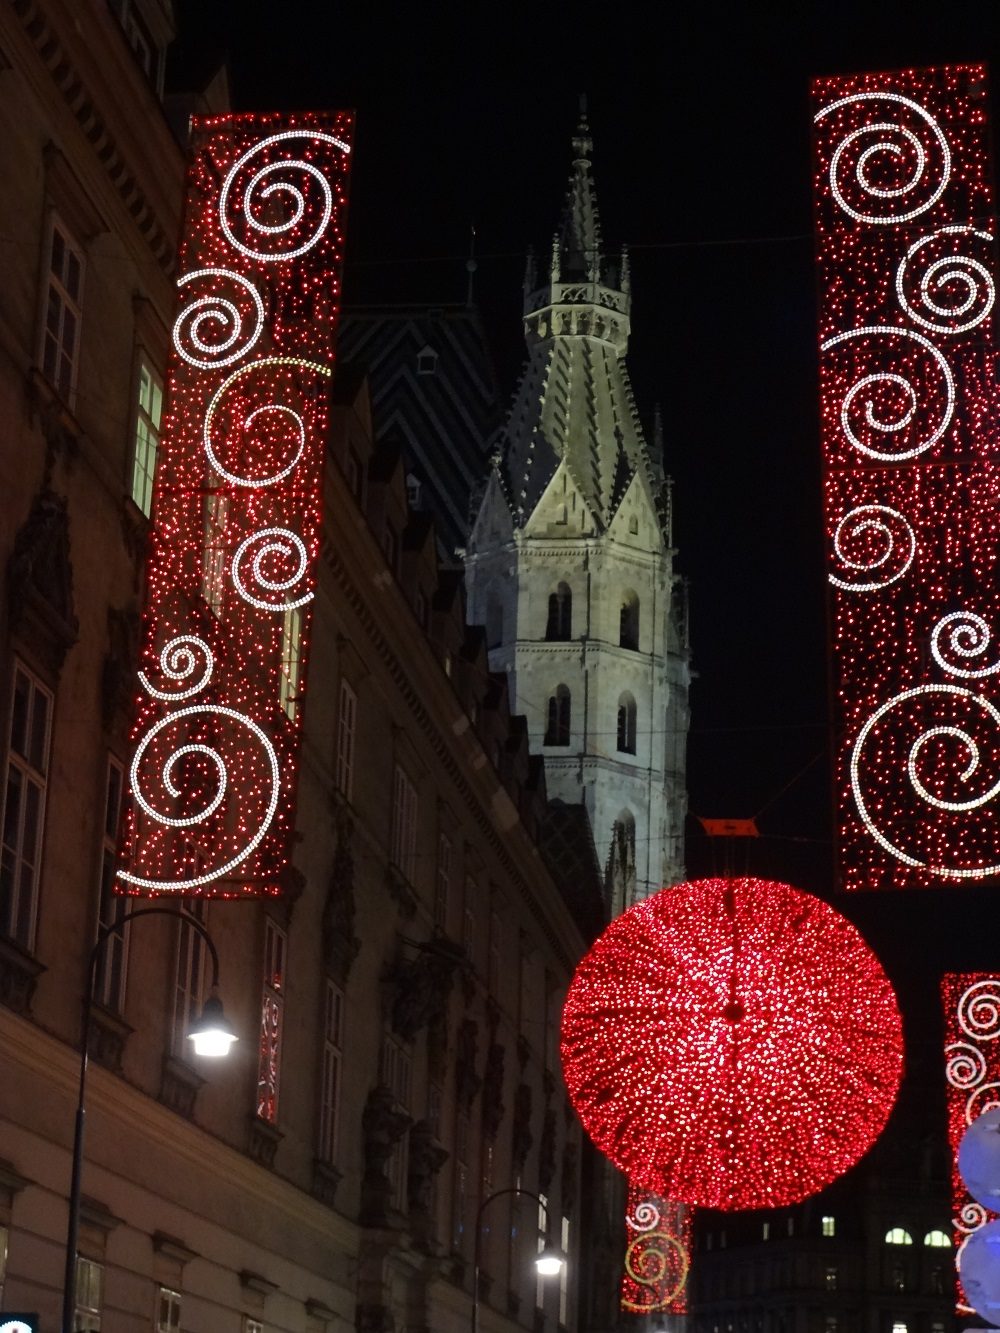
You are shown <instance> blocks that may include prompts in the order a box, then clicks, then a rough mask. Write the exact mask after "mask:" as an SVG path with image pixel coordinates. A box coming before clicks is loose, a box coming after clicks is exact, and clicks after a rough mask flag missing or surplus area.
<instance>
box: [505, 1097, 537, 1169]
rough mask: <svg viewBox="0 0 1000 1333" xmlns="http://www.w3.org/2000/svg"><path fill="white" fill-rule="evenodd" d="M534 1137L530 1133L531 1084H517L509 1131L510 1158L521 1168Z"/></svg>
mask: <svg viewBox="0 0 1000 1333" xmlns="http://www.w3.org/2000/svg"><path fill="white" fill-rule="evenodd" d="M532 1143H534V1136H533V1135H532V1133H531V1084H530V1083H519V1084H518V1085H517V1091H516V1092H515V1093H514V1124H513V1129H512V1131H511V1146H510V1151H511V1157H512V1159H513V1162H514V1166H515V1167H518V1168H521V1167H523V1166H524V1163H525V1161H526V1160H527V1157H528V1153H529V1152H530V1150H531V1145H532Z"/></svg>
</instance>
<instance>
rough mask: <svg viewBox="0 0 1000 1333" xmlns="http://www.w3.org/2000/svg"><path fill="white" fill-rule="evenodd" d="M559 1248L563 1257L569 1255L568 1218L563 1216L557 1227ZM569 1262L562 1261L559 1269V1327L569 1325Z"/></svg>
mask: <svg viewBox="0 0 1000 1333" xmlns="http://www.w3.org/2000/svg"><path fill="white" fill-rule="evenodd" d="M559 1248H560V1250H561V1251H562V1255H563V1258H564V1259H565V1258H567V1257H568V1256H569V1218H568V1217H564V1218H563V1219H562V1224H561V1226H560V1228H559ZM568 1316H569V1264H568V1263H564V1264H563V1266H562V1268H560V1270H559V1325H560V1327H561V1328H567V1327H568V1325H569V1318H568Z"/></svg>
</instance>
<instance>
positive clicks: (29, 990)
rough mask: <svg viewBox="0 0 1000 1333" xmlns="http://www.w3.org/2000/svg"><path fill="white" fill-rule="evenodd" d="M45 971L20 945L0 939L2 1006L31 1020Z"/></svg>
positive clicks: (0, 1001)
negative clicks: (37, 988) (38, 987)
mask: <svg viewBox="0 0 1000 1333" xmlns="http://www.w3.org/2000/svg"><path fill="white" fill-rule="evenodd" d="M45 970H46V969H45V967H44V966H43V965H42V964H41V963H40V962H39V961H38V960H37V958H33V957H32V956H31V954H30V953H28V952H27V951H26V950H25V949H22V948H21V946H20V945H19V944H15V943H14V941H13V940H6V939H0V1004H2V1005H5V1006H6V1007H7V1008H8V1009H13V1011H14V1012H15V1013H16V1014H21V1015H22V1016H23V1017H24V1018H30V1017H31V1001H32V998H33V997H34V994H35V986H36V985H37V983H38V978H39V977H40V976H41V974H42V973H43V972H44V971H45Z"/></svg>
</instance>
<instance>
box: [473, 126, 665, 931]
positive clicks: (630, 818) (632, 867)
mask: <svg viewBox="0 0 1000 1333" xmlns="http://www.w3.org/2000/svg"><path fill="white" fill-rule="evenodd" d="M591 148H592V144H591V140H590V136H589V132H588V128H587V123H586V120H581V123H580V125H579V126H578V128H577V132H576V135H575V137H574V139H573V150H574V160H573V167H572V172H571V175H570V181H569V190H568V193H567V197H566V205H565V209H564V213H563V218H562V224H561V228H560V230H559V232H558V233H557V234H556V236H555V237H554V240H553V245H552V251H551V257H550V259H549V262H548V264H547V266H546V268H547V272H546V273H545V274H544V278H543V281H542V282H539V281H538V280H537V277H536V273H535V266H534V263H533V261H532V260H529V264H528V271H527V273H526V276H525V286H524V332H525V339H526V341H527V346H528V360H527V363H526V366H525V369H524V371H523V373H522V376H521V381H520V384H519V385H518V388H517V391H516V393H515V396H514V401H513V405H512V407H511V410H510V414H509V416H508V419H507V422H506V425H505V427H504V429H503V431H502V432H501V435H500V440H499V443H498V447H497V451H496V453H495V455H494V460H493V466H492V470H491V472H490V476H489V479H488V482H487V485H486V488H485V492H484V495H483V499H482V502H481V504H480V507H479V511H478V514H477V515H476V517H475V519H474V522H473V525H472V531H471V534H470V537H469V542H468V546H467V548H466V581H467V587H468V596H469V613H470V619H471V620H472V621H474V622H476V623H479V624H482V625H485V626H486V634H487V643H488V646H489V650H490V653H489V656H490V666H491V668H492V669H493V670H496V671H504V672H506V673H507V676H508V680H509V684H510V693H511V705H512V708H513V709H515V710H516V711H517V712H518V713H523V714H524V715H525V716H526V718H527V720H528V727H529V731H530V736H531V746H532V749H533V750H534V751H537V752H541V753H542V754H544V756H545V774H546V785H547V789H548V794H549V796H550V798H551V797H555V798H558V799H560V800H562V801H565V802H567V803H572V804H578V803H579V802H581V801H582V802H583V803H584V804H585V805H586V808H587V811H588V814H589V815H590V821H591V827H592V829H593V833H594V842H595V845H596V848H597V854H598V857H599V858H600V859H601V860H602V862H603V864H604V865H605V867H606V870H607V885H608V907H609V909H610V911H611V913H612V914H617V913H618V912H620V911H621V910H622V909H623V907H627V906H628V905H629V904H630V903H631V902H633V901H635V900H637V899H641V898H644V897H646V896H647V895H648V894H649V893H652V892H655V890H657V889H658V888H660V887H661V886H662V885H663V884H665V883H671V882H675V881H676V880H677V879H679V878H682V877H683V874H682V872H683V824H684V813H685V807H686V789H685V777H684V757H685V748H686V740H687V724H688V704H687V694H688V682H689V678H690V671H689V654H688V643H687V629H686V623H685V616H684V608H683V604H682V603H683V590H682V588H681V586H680V584H679V581H678V579H677V577H676V576H675V574H674V572H673V557H674V551H673V549H672V537H671V494H670V488H669V483H668V481H667V479H666V477H665V476H664V472H663V459H662V444H661V440H660V438H659V435H660V432H659V429H658V428H657V430H656V431H655V433H654V440H653V445H652V447H651V446H650V444H648V443H647V441H646V439H645V437H644V435H643V430H642V426H641V425H640V422H639V417H638V413H637V411H636V407H635V402H634V400H633V396H632V389H631V385H630V384H629V378H628V370H627V368H626V364H625V353H626V349H627V347H628V338H629V309H630V305H631V297H630V278H629V264H628V255H627V253H622V255H621V258H620V261H619V262H617V263H615V262H613V261H609V259H608V258H607V256H605V254H604V253H603V252H602V249H601V232H600V224H599V220H598V211H597V200H596V196H595V192H594V184H593V180H592V178H591V174H590V152H591Z"/></svg>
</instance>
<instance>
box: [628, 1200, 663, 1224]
mask: <svg viewBox="0 0 1000 1333" xmlns="http://www.w3.org/2000/svg"><path fill="white" fill-rule="evenodd" d="M628 1223H629V1225H630V1226H631V1227H632V1229H633V1230H634V1231H654V1230H655V1229H656V1228H657V1227H658V1226H659V1225H660V1210H659V1208H657V1206H656V1204H655V1203H651V1202H650V1201H649V1200H648V1199H647V1200H644V1201H643V1202H642V1203H639V1204H636V1207H635V1211H634V1212H633V1213H632V1216H631V1217H630V1218H629V1219H628Z"/></svg>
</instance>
